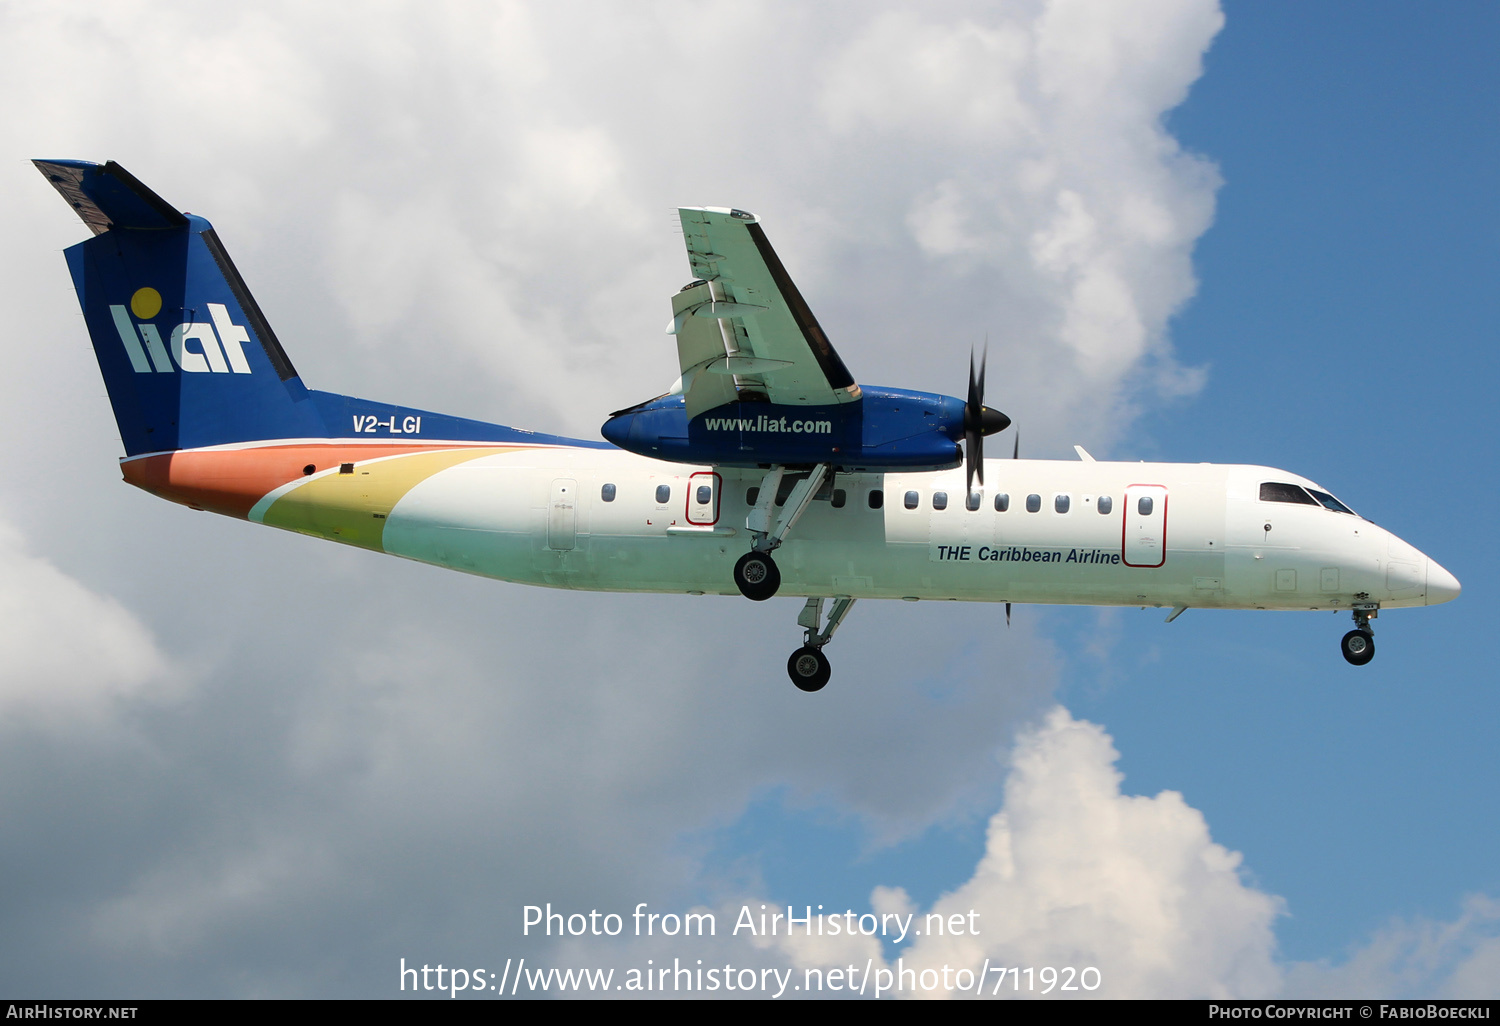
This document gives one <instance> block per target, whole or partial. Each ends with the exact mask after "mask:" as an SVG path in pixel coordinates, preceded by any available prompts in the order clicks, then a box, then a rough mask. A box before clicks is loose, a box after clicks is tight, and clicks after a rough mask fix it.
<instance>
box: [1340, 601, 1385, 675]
mask: <svg viewBox="0 0 1500 1026" xmlns="http://www.w3.org/2000/svg"><path fill="white" fill-rule="evenodd" d="M1379 612H1380V607H1379V606H1378V605H1376V604H1375V603H1373V602H1368V603H1360V604H1358V605H1356V606H1355V607H1354V630H1352V631H1350V632H1349V633H1348V634H1345V635H1344V640H1343V641H1342V642H1340V643H1339V648H1340V649H1341V650H1342V651H1343V653H1344V659H1346V660H1347V661H1348V662H1349V663H1350V665H1352V666H1363V665H1365V663H1368V662H1369V661H1370V660H1371V659H1374V658H1375V631H1374V630H1373V629H1372V628H1371V627H1370V619H1371V617H1373V616H1376V615H1378V614H1379Z"/></svg>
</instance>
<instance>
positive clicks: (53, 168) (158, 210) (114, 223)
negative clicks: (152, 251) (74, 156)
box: [32, 160, 188, 235]
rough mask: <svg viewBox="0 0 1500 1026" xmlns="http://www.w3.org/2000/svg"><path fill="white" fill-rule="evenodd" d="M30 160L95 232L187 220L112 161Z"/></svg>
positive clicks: (176, 225) (177, 223)
mask: <svg viewBox="0 0 1500 1026" xmlns="http://www.w3.org/2000/svg"><path fill="white" fill-rule="evenodd" d="M32 163H33V164H35V165H36V169H37V170H38V171H40V172H41V173H42V174H44V175H46V176H47V181H49V182H51V183H52V187H53V188H54V189H56V190H57V191H58V192H60V193H61V194H62V198H63V199H65V200H67V201H68V205H69V206H71V207H72V208H73V209H74V211H76V212H77V214H78V216H79V217H80V218H82V219H83V223H84V224H86V225H88V226H89V229H90V230H91V231H93V233H94V234H95V235H103V234H104V233H105V232H107V231H109V230H110V229H111V228H147V229H150V228H181V227H182V226H183V225H185V224H187V223H188V220H187V218H186V217H184V216H183V215H182V213H181V212H180V211H178V210H177V208H176V207H173V206H172V205H171V204H170V203H168V202H167V201H166V200H164V199H162V198H161V197H160V196H158V195H157V194H156V193H154V192H152V191H151V190H150V189H148V188H146V186H144V185H142V184H141V183H140V181H139V180H138V179H137V178H136V177H135V175H133V174H131V173H130V172H129V171H126V170H125V169H124V168H123V167H121V166H120V165H119V164H116V163H115V162H114V161H112V160H111V161H109V162H108V163H105V164H95V163H92V162H91V161H87V160H33V161H32Z"/></svg>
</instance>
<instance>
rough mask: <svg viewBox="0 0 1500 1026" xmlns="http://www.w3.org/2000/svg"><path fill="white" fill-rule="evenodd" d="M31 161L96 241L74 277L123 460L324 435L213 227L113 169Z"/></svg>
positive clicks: (73, 253)
mask: <svg viewBox="0 0 1500 1026" xmlns="http://www.w3.org/2000/svg"><path fill="white" fill-rule="evenodd" d="M33 163H34V164H35V165H36V167H37V170H39V171H41V172H42V174H44V175H45V176H46V177H47V179H48V181H50V182H51V183H52V185H53V186H54V187H55V188H56V189H57V191H58V192H59V193H61V194H62V196H63V198H64V199H66V200H67V201H68V203H69V204H70V205H71V206H72V207H73V209H74V210H75V211H77V213H78V216H79V217H81V218H82V219H83V223H84V224H86V225H88V226H89V228H90V229H92V230H93V232H94V238H92V239H89V240H87V241H85V242H81V243H79V244H78V245H76V246H73V247H71V248H69V249H68V250H67V258H68V269H69V270H70V271H71V272H72V275H73V284H74V286H75V287H76V288H77V290H78V301H79V303H80V304H81V305H82V307H83V315H84V320H85V321H86V322H87V324H88V329H89V335H90V337H91V338H92V339H93V343H94V353H95V355H96V356H97V357H98V359H99V369H100V371H101V372H102V373H103V375H104V384H105V387H106V388H107V389H108V390H109V399H110V402H111V404H112V405H113V406H114V411H115V421H116V423H118V424H119V426H120V438H121V440H122V441H123V442H124V443H125V452H126V455H128V456H136V455H140V454H142V453H150V452H170V451H173V450H176V449H187V448H198V447H201V446H209V445H223V444H226V443H230V442H241V441H251V440H261V439H270V438H297V437H303V438H306V437H316V436H322V435H325V434H326V433H327V431H326V429H325V427H324V424H323V418H322V416H321V415H320V413H319V410H318V404H317V403H315V402H309V401H308V399H309V397H310V396H309V393H308V390H307V388H306V387H305V386H304V385H303V384H302V379H301V378H299V377H298V376H297V372H296V370H294V369H293V368H292V364H291V361H290V360H288V359H287V356H286V353H285V352H284V351H283V350H282V348H281V343H280V342H278V341H277V340H276V335H275V333H274V332H272V331H271V326H270V325H269V324H267V323H266V319H265V317H264V316H263V315H262V314H261V311H260V307H258V306H257V305H256V304H255V300H254V299H253V298H252V297H251V295H250V292H249V290H248V289H247V288H245V283H244V281H243V279H241V278H240V275H239V272H238V271H236V270H235V267H234V264H233V263H232V262H231V261H230V259H229V254H228V253H226V252H225V250H224V245H223V243H221V242H220V241H219V237H218V236H217V235H216V234H215V233H214V229H213V226H212V225H211V224H209V223H208V222H207V221H205V220H204V219H203V218H201V217H194V216H192V215H190V214H184V213H181V212H180V211H178V210H177V209H176V208H175V207H173V206H172V205H171V204H169V203H167V202H166V201H165V200H163V199H162V198H161V197H160V196H158V195H156V193H154V192H152V191H151V190H150V189H148V188H146V186H144V185H142V184H141V183H140V182H139V181H138V180H136V178H135V176H133V175H132V174H130V172H128V171H126V170H125V169H124V168H122V167H120V166H119V165H118V164H116V163H115V162H114V161H110V162H109V163H107V164H93V163H89V162H88V161H82V160H37V161H33Z"/></svg>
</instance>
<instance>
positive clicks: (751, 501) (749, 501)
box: [745, 487, 760, 506]
mask: <svg viewBox="0 0 1500 1026" xmlns="http://www.w3.org/2000/svg"><path fill="white" fill-rule="evenodd" d="M759 498H760V488H758V487H756V488H749V489H746V491H745V505H747V506H754V505H755V502H756V500H757V499H759Z"/></svg>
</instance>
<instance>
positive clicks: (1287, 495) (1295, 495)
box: [1260, 481, 1333, 506]
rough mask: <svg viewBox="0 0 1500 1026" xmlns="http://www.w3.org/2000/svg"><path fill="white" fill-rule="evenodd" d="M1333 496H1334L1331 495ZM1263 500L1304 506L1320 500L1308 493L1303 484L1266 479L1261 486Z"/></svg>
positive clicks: (1312, 504) (1315, 503) (1313, 504)
mask: <svg viewBox="0 0 1500 1026" xmlns="http://www.w3.org/2000/svg"><path fill="white" fill-rule="evenodd" d="M1329 498H1330V499H1331V498H1333V496H1331V495H1330V496H1329ZM1260 501H1261V502H1295V503H1298V504H1300V505H1303V506H1316V505H1318V502H1317V501H1316V500H1315V499H1314V498H1313V497H1312V496H1311V495H1308V494H1307V492H1306V490H1305V489H1303V487H1302V486H1301V485H1294V484H1282V483H1280V482H1277V481H1266V482H1263V483H1262V484H1261V486H1260Z"/></svg>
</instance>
